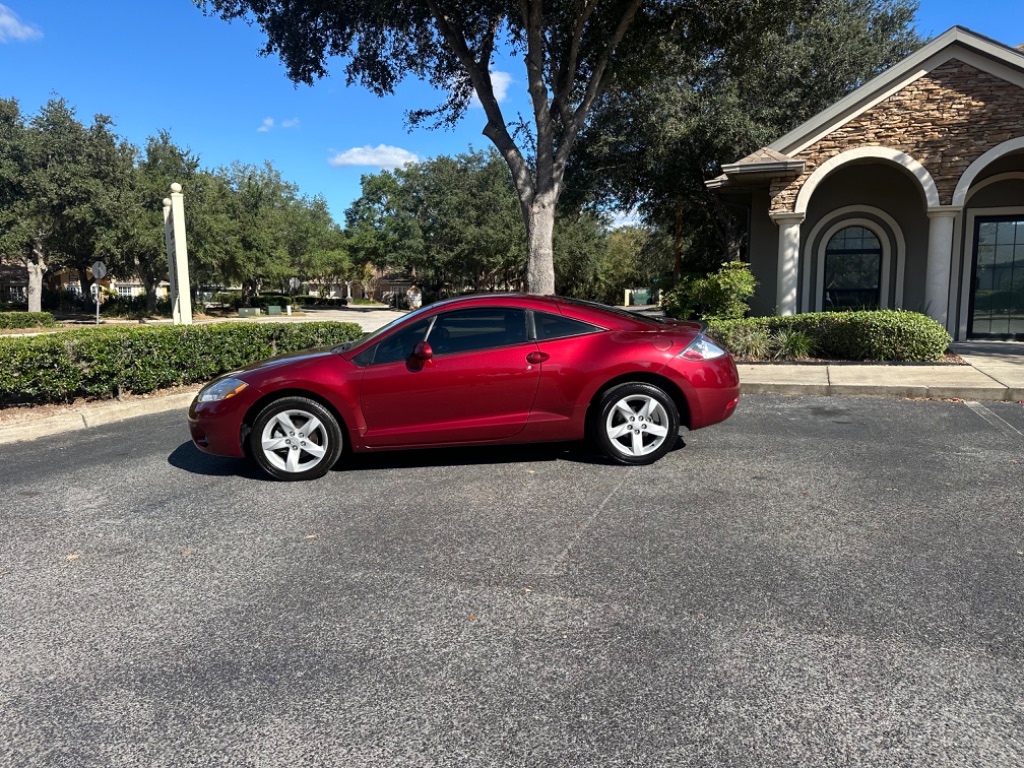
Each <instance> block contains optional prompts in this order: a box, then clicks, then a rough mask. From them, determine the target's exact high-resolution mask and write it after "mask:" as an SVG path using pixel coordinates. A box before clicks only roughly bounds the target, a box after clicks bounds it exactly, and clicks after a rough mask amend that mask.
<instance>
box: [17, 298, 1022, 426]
mask: <svg viewBox="0 0 1024 768" xmlns="http://www.w3.org/2000/svg"><path fill="white" fill-rule="evenodd" d="M402 314H404V313H401V312H395V311H394V310H374V311H371V312H361V313H357V312H352V311H346V310H320V311H317V312H315V313H310V314H308V315H307V316H306V317H303V318H292V319H294V320H295V321H298V322H302V321H306V322H309V321H311V320H345V321H350V322H358V323H359V324H360V326H362V327H363V329H364V330H367V331H369V330H374V329H376V328H379V327H380V326H382V325H384V324H385V323H387V322H390V321H391V320H392V319H394V318H395V317H399V316H400V315H402ZM275 319H276V318H275ZM953 351H954V352H956V353H957V354H958V355H960V357H961V358H962V359H963V360H964V361H965V362H966V363H967V365H950V364H946V365H915V364H909V365H867V364H860V363H830V364H821V363H806V364H804V363H784V364H772V363H740V364H738V365H737V368H738V369H739V373H740V384H741V387H742V391H743V394H745V395H817V396H850V395H853V396H869V397H898V398H907V397H914V398H927V397H931V398H939V399H958V400H968V401H975V400H986V401H992V400H996V401H1004V402H1006V401H1008V402H1024V342H1012V341H1009V342H999V341H985V342H982V341H977V342H962V343H958V344H954V345H953ZM198 391H199V387H198V386H197V387H195V389H190V390H188V391H183V392H177V393H175V394H172V395H165V396H156V397H149V398H145V397H140V398H132V399H129V400H126V401H122V402H109V403H91V404H88V405H84V406H80V407H75V406H68V407H67V408H62V409H59V411H58V412H57V413H53V412H52V409H50V410H49V411H43V410H42V409H41V410H40V412H38V413H33V412H32V411H27V412H25V413H23V414H20V415H19V416H18V417H17V418H16V419H14V420H11V421H0V445H3V444H5V443H14V442H20V441H23V440H33V439H35V438H38V437H45V436H47V435H54V434H60V433H63V432H68V431H71V430H77V429H88V428H90V427H96V426H101V425H103V424H110V423H113V422H116V421H121V420H123V419H130V418H132V417H134V416H144V415H148V414H153V413H162V412H165V411H171V410H180V411H181V412H182V414H183V416H182V418H184V412H185V410H187V408H188V406H189V403H191V402H192V398H193V397H195V394H196V393H197V392H198Z"/></svg>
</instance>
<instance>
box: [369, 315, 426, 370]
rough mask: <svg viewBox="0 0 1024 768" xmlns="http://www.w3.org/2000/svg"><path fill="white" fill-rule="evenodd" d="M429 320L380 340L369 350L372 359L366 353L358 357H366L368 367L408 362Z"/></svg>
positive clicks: (423, 334) (414, 324)
mask: <svg viewBox="0 0 1024 768" xmlns="http://www.w3.org/2000/svg"><path fill="white" fill-rule="evenodd" d="M431 319H432V318H429V317H427V318H424V319H423V320H420V321H419V322H418V323H413V324H412V325H410V326H409V327H407V328H402V329H401V330H399V331H397V332H395V333H393V334H391V335H390V336H388V337H387V338H384V339H381V340H380V342H378V344H377V346H375V347H371V348H370V349H371V350H373V351H372V353H371V354H372V357H371V356H370V355H367V353H366V352H364V353H363V354H361V355H360V356H359V357H363V355H367V363H368V364H370V365H383V364H384V363H398V362H401V361H403V360H408V359H409V356H410V355H412V350H413V347H415V346H416V344H417V343H418V342H421V341H423V337H424V336H425V335H426V333H427V328H429V327H430V321H431ZM368 351H369V350H368Z"/></svg>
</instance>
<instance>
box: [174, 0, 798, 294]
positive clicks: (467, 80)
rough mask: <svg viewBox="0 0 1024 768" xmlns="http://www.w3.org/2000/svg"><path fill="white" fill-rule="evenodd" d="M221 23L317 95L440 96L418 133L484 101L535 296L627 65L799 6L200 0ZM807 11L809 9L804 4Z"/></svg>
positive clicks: (413, 115) (745, 0)
mask: <svg viewBox="0 0 1024 768" xmlns="http://www.w3.org/2000/svg"><path fill="white" fill-rule="evenodd" d="M194 2H195V3H196V5H197V6H199V7H201V8H203V9H205V10H206V11H207V12H212V13H214V14H217V15H220V16H221V17H222V18H224V19H227V20H231V19H245V20H247V21H249V22H255V23H256V24H258V25H259V26H260V27H261V28H262V29H263V30H264V32H265V33H266V35H267V42H266V45H265V46H264V48H263V51H262V52H263V53H264V54H267V55H269V54H277V55H279V56H280V57H281V59H282V60H283V61H284V63H285V65H286V67H287V70H288V75H289V77H290V78H291V79H292V80H293V81H295V82H302V83H307V84H311V83H312V82H313V81H314V80H315V79H317V78H320V77H322V76H324V75H325V74H326V73H327V70H328V66H329V64H330V63H331V61H330V60H331V59H332V58H334V57H338V58H340V59H342V60H343V62H344V63H343V67H344V72H345V74H346V76H347V78H348V81H349V83H350V84H351V83H360V84H362V85H364V86H366V87H367V88H369V89H370V90H372V91H373V92H375V93H377V94H378V95H384V94H388V93H391V92H392V91H393V89H394V87H395V85H396V84H397V83H398V82H399V81H400V80H401V79H403V78H404V77H405V76H407V75H412V76H415V77H419V78H422V79H425V80H427V81H429V82H430V83H432V84H433V85H434V86H435V87H437V88H439V89H441V90H442V91H443V92H444V93H445V94H447V96H446V101H445V102H444V103H443V104H441V105H440V106H438V107H437V108H435V109H422V110H414V111H412V112H410V120H411V122H412V123H413V124H417V123H420V122H422V121H425V120H426V121H429V120H431V119H434V120H435V121H436V123H437V124H451V123H453V122H455V121H457V120H458V119H459V118H460V117H461V116H462V115H463V113H464V112H465V110H466V108H467V107H468V106H469V103H470V100H471V98H472V96H473V94H474V93H475V94H476V96H477V97H478V98H479V100H480V103H481V105H482V106H483V109H484V114H485V115H486V118H487V123H486V126H485V127H484V129H483V134H484V135H485V136H487V137H488V138H489V139H490V140H491V141H492V142H493V143H494V146H495V147H496V148H497V150H498V152H499V153H500V154H501V156H502V158H503V159H504V160H505V162H506V163H507V164H508V167H509V169H510V170H511V172H512V178H513V181H514V183H515V187H516V191H517V193H518V196H519V204H520V208H521V212H522V216H523V221H524V223H525V225H526V232H527V242H528V251H529V262H528V268H527V286H528V288H529V289H530V290H531V291H533V292H536V293H552V292H554V289H555V278H554V268H553V259H552V236H553V231H554V223H555V206H556V204H557V202H558V199H559V197H560V195H561V193H562V191H563V187H564V174H565V168H566V165H567V163H568V161H569V157H570V155H571V153H572V151H573V146H574V144H575V143H576V139H577V137H578V136H579V134H580V132H581V131H582V130H583V128H584V127H585V125H586V122H587V119H588V115H589V113H590V110H591V108H592V106H593V104H594V103H595V100H596V99H597V98H598V97H599V96H600V95H601V93H602V92H603V91H604V89H605V88H606V87H607V85H608V82H609V78H610V75H611V72H612V69H613V67H614V66H615V65H616V63H617V60H618V59H619V58H621V57H623V56H625V57H629V56H636V55H643V53H644V52H645V51H649V50H652V49H650V48H649V46H647V44H646V42H645V41H647V40H649V39H650V38H652V37H655V36H657V35H659V34H662V33H663V32H664V31H666V30H667V29H669V28H672V27H686V28H688V29H691V30H695V31H699V30H705V29H718V28H720V27H722V26H723V24H725V25H728V24H730V23H734V22H741V23H744V24H746V23H749V19H750V18H751V17H755V16H757V15H758V14H759V13H761V12H762V11H763V9H764V8H767V7H773V8H774V7H777V6H780V5H782V6H786V5H788V6H790V7H791V6H793V5H794V4H795V2H794V0H790V2H788V3H787V2H782V1H781V0H675V1H672V0H661V1H660V2H659V1H657V0H646V2H645V0H602V2H598V0H547V1H546V2H544V1H543V0H519V1H518V2H508V1H507V0H479V1H478V2H454V0H397V1H396V0H389V1H387V2H384V1H383V0H194ZM796 2H802V0H796ZM496 50H503V51H508V52H510V53H511V54H512V55H513V56H514V57H516V58H519V59H521V60H522V61H523V64H524V66H525V70H526V82H527V85H528V90H529V95H530V99H531V104H532V116H531V119H529V120H524V121H510V120H508V119H507V117H506V115H504V114H503V112H502V108H501V106H500V105H499V103H498V99H497V97H496V95H495V89H494V84H493V82H492V77H491V67H492V63H493V59H494V56H495V51H496Z"/></svg>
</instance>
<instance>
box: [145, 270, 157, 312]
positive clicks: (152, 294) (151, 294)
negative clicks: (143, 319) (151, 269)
mask: <svg viewBox="0 0 1024 768" xmlns="http://www.w3.org/2000/svg"><path fill="white" fill-rule="evenodd" d="M142 283H143V285H144V286H145V287H146V312H147V313H148V314H150V315H153V314H156V289H157V286H159V284H160V281H159V280H149V279H147V278H143V279H142Z"/></svg>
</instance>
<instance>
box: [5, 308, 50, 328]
mask: <svg viewBox="0 0 1024 768" xmlns="http://www.w3.org/2000/svg"><path fill="white" fill-rule="evenodd" d="M53 326H54V322H53V315H51V314H50V313H49V312H0V328H4V329H13V328H52V327H53Z"/></svg>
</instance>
